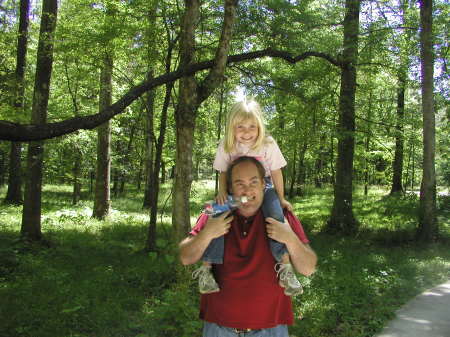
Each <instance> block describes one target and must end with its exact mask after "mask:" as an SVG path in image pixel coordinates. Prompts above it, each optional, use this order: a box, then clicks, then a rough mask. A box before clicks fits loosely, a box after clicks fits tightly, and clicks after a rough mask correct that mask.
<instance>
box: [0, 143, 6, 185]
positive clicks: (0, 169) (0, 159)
mask: <svg viewBox="0 0 450 337" xmlns="http://www.w3.org/2000/svg"><path fill="white" fill-rule="evenodd" d="M5 161H6V159H5V152H3V151H2V150H0V187H2V186H3V185H4V184H5Z"/></svg>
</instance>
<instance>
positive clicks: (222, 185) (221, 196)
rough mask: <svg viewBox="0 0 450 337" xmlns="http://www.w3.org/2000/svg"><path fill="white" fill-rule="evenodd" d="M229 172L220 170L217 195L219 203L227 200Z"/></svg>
mask: <svg viewBox="0 0 450 337" xmlns="http://www.w3.org/2000/svg"><path fill="white" fill-rule="evenodd" d="M227 195H228V193H227V173H226V172H220V174H219V192H218V193H217V196H216V201H217V202H218V203H219V204H221V205H222V204H224V203H225V202H226V201H227Z"/></svg>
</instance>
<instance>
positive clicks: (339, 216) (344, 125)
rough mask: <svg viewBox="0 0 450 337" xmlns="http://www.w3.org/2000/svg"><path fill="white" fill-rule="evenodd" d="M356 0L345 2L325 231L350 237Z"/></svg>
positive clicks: (353, 225)
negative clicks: (333, 175) (333, 170)
mask: <svg viewBox="0 0 450 337" xmlns="http://www.w3.org/2000/svg"><path fill="white" fill-rule="evenodd" d="M360 5H361V3H360V1H359V0H346V1H345V9H346V13H345V18H344V46H343V59H344V62H345V66H344V67H343V69H342V73H341V91H340V96H339V121H338V128H337V129H338V132H337V134H338V135H339V138H338V156H337V161H336V182H335V184H334V202H333V209H332V211H331V218H330V220H329V221H328V224H327V231H329V232H333V233H336V232H341V233H344V234H351V233H354V232H356V230H357V222H356V219H355V217H354V215H353V195H352V193H353V155H354V151H355V136H354V132H355V92H356V64H357V61H358V33H359V11H360Z"/></svg>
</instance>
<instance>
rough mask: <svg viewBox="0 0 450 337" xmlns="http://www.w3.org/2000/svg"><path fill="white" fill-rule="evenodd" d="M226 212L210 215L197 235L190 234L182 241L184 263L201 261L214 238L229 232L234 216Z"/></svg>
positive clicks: (181, 255) (181, 250)
mask: <svg viewBox="0 0 450 337" xmlns="http://www.w3.org/2000/svg"><path fill="white" fill-rule="evenodd" d="M229 214H230V212H225V213H223V214H221V215H220V216H218V217H216V218H212V217H209V218H208V221H207V222H206V224H205V226H204V227H203V229H202V230H201V231H200V232H199V233H198V234H197V235H195V236H189V237H187V238H185V239H184V240H183V241H181V242H180V245H179V248H180V260H181V263H182V264H183V265H185V266H186V265H189V264H194V263H196V262H197V261H199V260H200V259H201V257H202V255H203V253H204V252H205V250H206V248H207V247H208V245H209V243H210V242H211V240H212V239H215V238H218V237H219V236H222V235H224V234H226V233H228V231H229V229H230V226H231V221H232V220H233V217H232V216H230V217H228V218H227V216H228V215H229Z"/></svg>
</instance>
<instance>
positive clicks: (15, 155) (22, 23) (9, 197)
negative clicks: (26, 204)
mask: <svg viewBox="0 0 450 337" xmlns="http://www.w3.org/2000/svg"><path fill="white" fill-rule="evenodd" d="M29 12H30V0H20V18H19V34H18V37H17V53H16V71H15V83H14V84H15V87H14V102H13V106H14V108H15V109H16V110H17V111H19V112H20V113H23V105H24V103H23V101H24V94H25V69H26V57H27V45H28V26H29ZM21 157H22V144H21V143H19V142H11V149H10V154H9V175H8V190H7V192H6V197H5V203H8V204H16V205H20V204H22V201H23V199H22V158H21Z"/></svg>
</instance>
